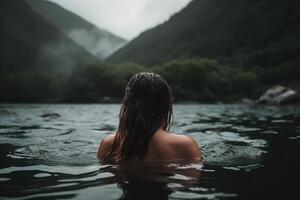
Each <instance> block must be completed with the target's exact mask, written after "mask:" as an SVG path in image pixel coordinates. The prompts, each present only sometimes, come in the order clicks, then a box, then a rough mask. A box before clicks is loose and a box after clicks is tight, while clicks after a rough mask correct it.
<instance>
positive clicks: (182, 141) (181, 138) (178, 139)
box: [169, 134, 202, 160]
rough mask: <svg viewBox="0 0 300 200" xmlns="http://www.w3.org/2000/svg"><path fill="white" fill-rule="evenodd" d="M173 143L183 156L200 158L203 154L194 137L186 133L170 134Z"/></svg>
mask: <svg viewBox="0 0 300 200" xmlns="http://www.w3.org/2000/svg"><path fill="white" fill-rule="evenodd" d="M169 136H170V140H171V144H172V146H173V147H174V148H175V149H176V152H178V154H179V155H181V157H183V158H191V159H200V160H201V158H202V154H201V151H200V148H199V144H198V143H197V142H196V141H195V139H194V138H192V137H189V136H186V135H178V134H169Z"/></svg>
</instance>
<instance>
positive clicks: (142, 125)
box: [105, 72, 173, 162]
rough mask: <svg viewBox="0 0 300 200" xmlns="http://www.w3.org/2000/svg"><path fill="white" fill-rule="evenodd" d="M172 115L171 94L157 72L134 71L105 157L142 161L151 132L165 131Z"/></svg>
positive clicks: (169, 124) (114, 159) (168, 126)
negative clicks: (115, 130) (115, 131)
mask: <svg viewBox="0 0 300 200" xmlns="http://www.w3.org/2000/svg"><path fill="white" fill-rule="evenodd" d="M172 118H173V111H172V94H171V89H170V87H169V85H168V83H167V82H166V81H165V80H164V79H163V78H162V77H161V76H160V75H158V74H154V73H148V72H143V73H138V74H136V75H134V76H133V77H131V79H130V80H129V82H128V84H127V87H126V91H125V97H124V99H123V105H122V107H121V110H120V114H119V120H120V121H119V127H118V130H117V133H116V136H115V138H114V140H113V144H112V148H111V149H110V151H109V152H108V154H107V155H106V157H105V159H109V160H112V161H116V162H122V161H129V160H142V159H143V157H144V156H145V155H146V154H147V151H148V146H149V142H150V140H151V137H152V136H153V134H154V133H155V132H156V131H157V130H158V129H160V128H162V129H163V130H165V131H167V130H169V128H170V127H171V124H172Z"/></svg>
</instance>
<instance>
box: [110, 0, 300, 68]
mask: <svg viewBox="0 0 300 200" xmlns="http://www.w3.org/2000/svg"><path fill="white" fill-rule="evenodd" d="M299 22H300V1H297V0H285V1H282V0H272V1H270V0H243V1H239V0H194V1H192V2H191V3H190V4H189V5H188V6H187V7H185V8H184V9H183V10H182V11H180V12H179V13H177V14H175V15H173V16H172V17H171V18H170V19H169V20H168V21H167V22H165V23H163V24H161V25H158V26H157V27H154V28H152V29H150V30H147V31H145V32H143V33H142V34H140V35H139V36H138V37H137V38H135V39H133V40H132V41H131V42H130V43H128V44H127V45H126V46H124V47H123V48H121V49H119V50H118V51H117V52H115V53H114V54H113V55H111V56H110V57H108V58H107V61H109V62H115V63H121V62H134V63H138V64H143V65H147V66H153V65H158V64H161V63H165V62H167V61H171V60H175V59H190V58H208V59H216V60H218V61H220V62H223V63H233V64H235V65H239V66H262V67H269V66H270V67H272V66H275V65H276V66H279V65H283V64H287V63H288V64H289V65H294V66H295V67H296V65H297V67H299V66H298V65H299V64H300V62H299V61H300V60H299V55H300V41H299V35H300V26H299Z"/></svg>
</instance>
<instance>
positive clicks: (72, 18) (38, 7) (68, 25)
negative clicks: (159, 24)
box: [26, 0, 127, 59]
mask: <svg viewBox="0 0 300 200" xmlns="http://www.w3.org/2000/svg"><path fill="white" fill-rule="evenodd" d="M26 2H27V3H28V4H29V5H30V6H31V8H32V9H33V10H34V11H35V12H36V13H38V14H39V15H40V16H42V17H43V18H45V19H46V20H47V21H48V22H50V23H52V24H53V25H55V26H56V27H57V28H59V29H60V30H61V31H62V32H64V33H65V34H66V35H68V36H69V37H70V38H72V39H73V40H74V41H75V42H76V43H78V44H79V45H80V46H82V47H84V48H85V49H86V50H87V51H89V52H90V53H92V54H93V55H95V56H97V57H98V58H100V59H104V58H106V57H107V56H109V55H111V54H112V53H113V52H115V51H116V50H117V49H119V48H120V47H122V46H124V45H125V44H126V43H127V41H126V40H125V39H123V38H121V37H118V36H116V35H114V34H112V33H110V32H108V31H106V30H104V29H100V28H98V27H96V26H95V25H93V24H91V23H89V22H87V21H86V20H84V19H82V18H81V17H79V16H78V15H76V14H74V13H72V12H70V11H67V10H65V9H64V8H62V7H60V6H59V5H57V4H55V3H52V2H49V1H45V0H26Z"/></svg>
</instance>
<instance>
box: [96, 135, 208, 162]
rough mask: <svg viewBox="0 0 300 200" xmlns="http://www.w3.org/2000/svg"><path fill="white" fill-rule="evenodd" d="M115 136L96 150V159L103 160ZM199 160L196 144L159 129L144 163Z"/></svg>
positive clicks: (102, 142) (200, 157)
mask: <svg viewBox="0 0 300 200" xmlns="http://www.w3.org/2000/svg"><path fill="white" fill-rule="evenodd" d="M114 137H115V134H111V135H108V136H106V137H105V138H104V139H103V140H102V141H101V144H100V146H99V149H98V155H97V157H98V158H99V159H100V160H103V157H104V155H106V153H107V152H108V151H109V150H110V148H111V145H112V142H113V140H114ZM187 159H193V160H201V159H202V156H201V151H200V149H199V146H198V144H197V142H196V141H195V140H194V139H192V138H190V137H187V136H185V135H176V134H169V133H167V132H165V131H163V130H162V129H159V130H158V131H157V132H156V133H155V134H154V135H153V137H152V138H151V140H150V144H149V147H148V153H147V154H146V156H145V158H144V160H143V161H145V162H148V161H149V162H167V161H174V160H187Z"/></svg>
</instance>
